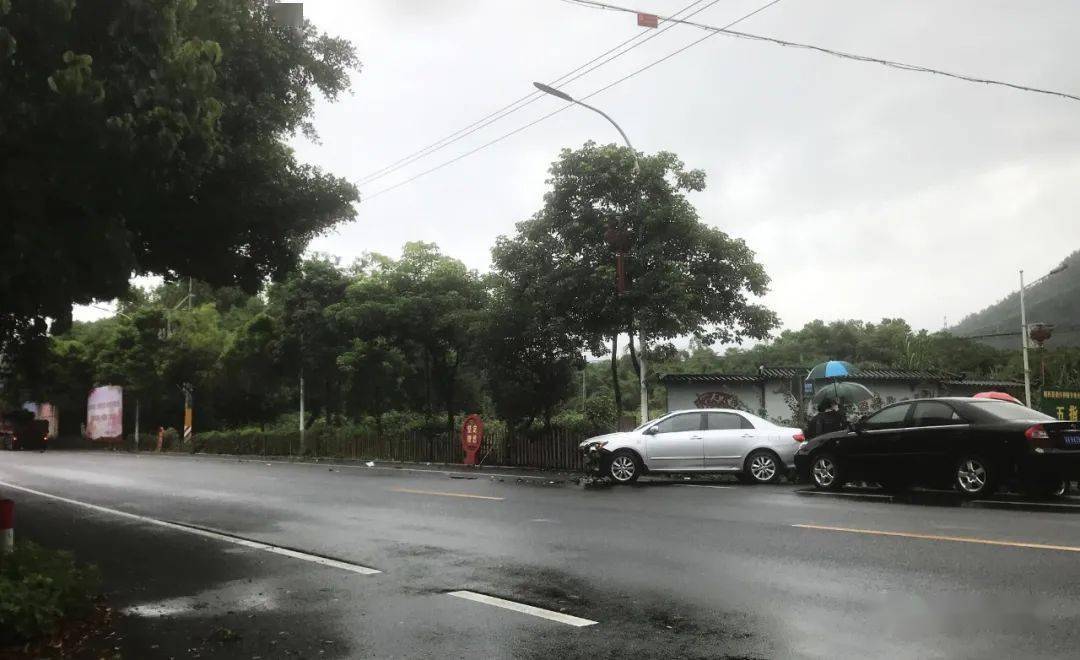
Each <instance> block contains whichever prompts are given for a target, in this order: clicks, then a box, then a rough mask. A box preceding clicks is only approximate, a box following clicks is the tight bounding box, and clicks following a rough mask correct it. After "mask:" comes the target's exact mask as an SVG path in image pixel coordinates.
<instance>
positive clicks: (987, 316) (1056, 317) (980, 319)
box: [949, 250, 1080, 348]
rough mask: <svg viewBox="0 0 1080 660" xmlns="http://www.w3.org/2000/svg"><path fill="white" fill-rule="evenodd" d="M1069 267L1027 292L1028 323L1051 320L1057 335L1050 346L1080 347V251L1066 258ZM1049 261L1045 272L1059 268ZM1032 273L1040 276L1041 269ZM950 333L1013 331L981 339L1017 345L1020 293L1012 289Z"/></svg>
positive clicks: (970, 335) (988, 342)
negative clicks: (1005, 334) (1006, 334)
mask: <svg viewBox="0 0 1080 660" xmlns="http://www.w3.org/2000/svg"><path fill="white" fill-rule="evenodd" d="M1065 263H1066V264H1068V268H1066V269H1065V270H1064V271H1062V272H1060V273H1058V274H1056V275H1053V276H1051V277H1048V278H1046V279H1045V280H1043V281H1042V282H1040V283H1038V284H1036V285H1035V286H1031V287H1028V288H1027V290H1026V292H1025V293H1024V303H1025V307H1026V308H1027V321H1028V323H1029V324H1030V323H1050V324H1053V325H1054V334H1053V336H1052V337H1051V338H1050V341H1048V342H1047V343H1046V346H1047V347H1060V346H1080V250H1077V251H1076V252H1073V253H1072V254H1070V255H1069V256H1068V257H1066V258H1065ZM1056 266H1057V264H1056V263H1055V264H1046V268H1045V269H1043V272H1045V271H1048V270H1050V269H1051V268H1054V267H1056ZM1032 275H1033V276H1034V277H1036V278H1038V277H1041V274H1040V273H1039V272H1034V273H1032ZM949 332H951V333H953V334H955V335H958V336H961V337H975V336H980V335H995V334H1002V333H1013V334H1012V335H1009V336H1000V337H985V338H981V339H980V341H984V342H986V343H987V344H990V345H992V346H996V347H998V348H1014V347H1016V346H1018V345H1019V343H1020V292H1019V290H1017V291H1013V292H1012V293H1010V294H1009V295H1008V296H1006V297H1005V299H1004V300H1001V301H999V302H997V303H994V304H993V305H990V306H989V307H987V308H986V309H984V310H982V311H981V312H976V313H975V314H971V315H969V316H967V317H965V318H964V320H962V321H960V323H958V324H957V325H955V326H953V327H952V328H949Z"/></svg>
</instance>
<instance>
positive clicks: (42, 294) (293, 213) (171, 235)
mask: <svg viewBox="0 0 1080 660" xmlns="http://www.w3.org/2000/svg"><path fill="white" fill-rule="evenodd" d="M356 66H357V61H356V57H355V54H354V52H353V50H352V47H351V46H350V45H349V44H348V43H346V42H344V41H341V40H338V39H333V38H330V37H327V36H325V35H321V34H319V33H318V32H316V31H315V30H314V29H313V28H312V27H311V26H310V25H307V26H305V27H304V28H303V29H302V30H299V31H292V30H289V29H285V28H283V27H281V26H277V25H275V24H274V23H273V21H272V20H271V18H270V16H269V12H268V9H267V3H265V2H262V1H256V2H251V1H247V0H200V1H199V2H195V1H194V0H161V1H156V2H148V1H145V0H135V1H129V2H117V1H116V0H5V1H4V2H3V3H0V99H3V102H2V103H0V153H2V154H3V158H0V218H2V221H0V222H2V224H0V235H2V236H3V240H2V241H0V261H2V262H3V263H4V264H5V267H4V268H3V269H2V271H0V348H3V349H10V348H11V345H25V344H28V343H30V342H32V340H33V338H34V337H38V336H40V335H42V334H43V333H44V331H45V319H46V318H52V319H56V322H57V330H60V331H62V330H64V329H66V327H67V325H68V322H69V320H70V310H71V305H72V304H73V303H87V302H91V301H93V300H102V299H106V300H107V299H112V298H115V297H118V296H123V295H124V293H125V292H126V291H127V289H128V281H129V278H130V277H131V275H132V273H136V274H148V273H153V274H159V275H163V276H165V277H166V278H176V277H177V276H179V275H191V276H195V277H197V278H200V279H202V280H204V281H206V282H209V283H211V284H213V285H215V286H223V285H235V286H239V287H243V288H244V289H246V290H247V291H249V292H251V291H255V290H257V289H258V288H259V287H260V286H261V285H262V284H263V283H264V281H265V280H266V279H267V278H269V277H280V276H282V275H283V274H284V273H285V272H287V271H289V270H290V269H292V268H293V267H295V266H296V264H297V262H298V261H299V258H300V255H301V254H302V252H303V250H304V249H305V247H306V246H307V244H308V242H309V240H310V239H311V238H312V237H313V236H314V235H316V234H317V233H319V232H321V231H323V230H325V229H327V228H329V227H331V226H333V225H334V224H336V223H338V222H341V221H343V220H346V219H349V218H352V217H353V216H354V214H355V211H354V210H353V207H352V202H353V201H355V200H356V199H357V192H356V190H355V188H354V187H353V186H352V185H350V184H348V183H347V182H345V181H343V180H341V179H337V178H334V177H332V176H330V175H327V174H324V173H323V172H321V171H319V170H318V169H316V168H313V167H310V166H306V165H303V164H301V163H298V162H297V161H296V158H295V155H294V154H293V152H292V150H291V149H290V148H289V146H288V144H287V140H288V139H289V138H290V137H291V136H292V135H294V134H295V133H297V132H298V131H299V132H305V133H311V125H310V115H311V112H312V108H313V103H314V97H315V94H316V93H321V94H323V95H325V96H327V97H329V98H334V97H335V96H336V95H337V94H339V93H340V92H342V91H344V90H345V89H346V88H347V86H348V74H349V71H350V69H354V68H356ZM31 350H32V347H31Z"/></svg>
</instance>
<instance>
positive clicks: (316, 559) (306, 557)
mask: <svg viewBox="0 0 1080 660" xmlns="http://www.w3.org/2000/svg"><path fill="white" fill-rule="evenodd" d="M0 486H4V487H5V488H13V489H15V490H20V491H22V492H24V493H30V494H31V495H37V496H39V497H47V498H49V499H51V500H56V501H58V502H64V503H65V504H72V505H74V506H81V507H83V508H86V509H90V510H91V511H97V512H99V513H107V514H110V515H114V516H119V517H121V518H128V519H129V520H137V521H139V522H143V523H147V524H150V525H157V526H158V527H165V528H167V529H172V530H176V531H179V532H186V533H188V534H194V535H195V536H202V537H205V538H208V539H214V540H216V541H224V542H225V543H232V544H233V545H239V546H243V547H245V548H253V549H255V550H265V551H266V552H272V553H274V554H276V555H283V556H285V557H292V558H293V559H300V560H303V561H306V562H311V563H313V564H321V565H322V566H330V567H332V568H340V569H341V570H344V571H350V572H353V573H359V574H360V575H375V574H376V573H381V572H382V571H377V570H375V569H374V568H368V567H366V566H360V565H358V564H350V563H348V562H344V561H339V560H337V559H330V558H329V557H320V556H318V555H311V554H308V553H306V552H300V551H299V550H292V549H289V548H283V547H281V546H276V545H270V544H269V543H262V542H261V541H252V540H251V539H245V538H241V537H239V536H232V535H229V534H223V533H220V532H214V531H211V530H208V529H202V528H200V527H192V526H189V525H183V524H180V523H173V522H169V521H167V520H158V519H157V518H149V517H147V516H140V515H138V514H135V513H128V512H127V511H120V510H119V509H110V508H109V507H105V506H99V505H97V504H90V503H89V502H81V501H79V500H73V499H70V498H67V497H61V496H59V495H53V494H51V493H44V492H42V491H40V490H34V489H33V488H27V487H25V486H19V485H16V484H12V483H8V482H6V481H0Z"/></svg>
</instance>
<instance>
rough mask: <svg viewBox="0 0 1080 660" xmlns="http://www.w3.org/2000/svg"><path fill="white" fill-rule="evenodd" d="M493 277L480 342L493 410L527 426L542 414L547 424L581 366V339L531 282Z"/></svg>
mask: <svg viewBox="0 0 1080 660" xmlns="http://www.w3.org/2000/svg"><path fill="white" fill-rule="evenodd" d="M494 282H495V291H494V293H493V296H492V301H491V304H490V306H489V312H488V315H487V327H486V329H485V338H484V344H485V348H486V351H485V353H486V356H487V359H486V360H485V365H486V372H487V378H488V391H489V392H490V393H491V398H492V400H493V402H494V405H495V411H496V413H498V414H499V416H500V417H501V418H502V419H505V420H506V421H508V422H510V423H523V424H524V426H529V425H531V424H532V422H533V420H534V419H537V418H540V419H542V420H543V421H544V427H545V428H549V427H550V426H551V419H552V417H553V416H554V414H555V412H556V410H557V409H558V408H559V406H560V405H561V404H562V403H563V401H565V399H566V397H567V395H568V394H569V391H570V387H571V384H572V381H573V378H574V375H575V372H576V370H577V369H578V368H580V367H581V366H582V365H581V363H582V357H581V354H580V350H579V342H577V341H575V335H574V333H573V332H571V331H569V330H568V329H567V328H566V327H565V321H564V319H563V318H561V317H559V316H558V315H557V313H555V311H554V310H553V309H552V308H551V305H550V301H549V300H548V299H547V298H545V297H544V296H543V295H542V293H541V292H540V291H537V290H535V289H534V287H533V285H532V284H530V283H519V284H521V285H523V288H520V289H515V288H514V287H513V285H512V284H511V283H510V282H509V281H508V280H506V279H505V278H498V277H497V278H494Z"/></svg>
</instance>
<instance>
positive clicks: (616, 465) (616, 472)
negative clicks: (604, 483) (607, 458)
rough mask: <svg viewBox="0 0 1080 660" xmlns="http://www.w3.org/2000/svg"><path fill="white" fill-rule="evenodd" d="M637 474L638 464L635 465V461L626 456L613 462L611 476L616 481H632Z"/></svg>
mask: <svg viewBox="0 0 1080 660" xmlns="http://www.w3.org/2000/svg"><path fill="white" fill-rule="evenodd" d="M635 472H637V464H636V463H634V459H632V458H630V457H629V456H626V455H625V454H624V455H622V456H616V457H615V458H614V459H612V461H611V476H612V477H614V479H615V481H630V480H631V479H633V478H634V473H635Z"/></svg>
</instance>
